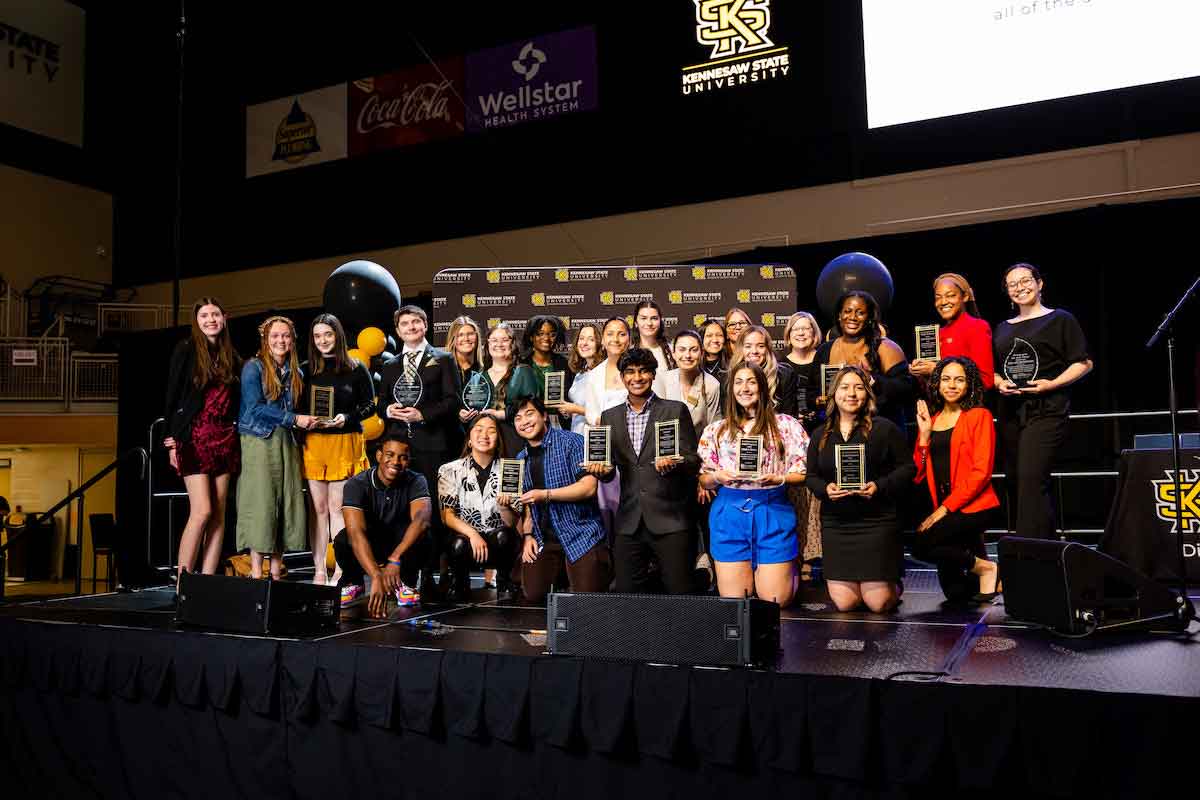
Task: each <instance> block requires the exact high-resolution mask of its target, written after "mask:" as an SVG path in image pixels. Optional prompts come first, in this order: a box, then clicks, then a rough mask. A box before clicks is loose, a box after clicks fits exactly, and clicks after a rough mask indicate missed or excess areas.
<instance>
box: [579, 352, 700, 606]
mask: <svg viewBox="0 0 1200 800" xmlns="http://www.w3.org/2000/svg"><path fill="white" fill-rule="evenodd" d="M617 368H618V369H619V370H620V372H621V380H622V381H623V382H624V384H625V388H626V390H627V391H628V393H629V396H628V399H627V400H626V401H625V402H624V403H622V404H621V405H618V406H614V407H613V408H610V409H607V410H605V411H604V412H603V413H602V414H601V416H600V424H601V425H608V426H609V427H610V429H611V434H610V435H611V450H612V452H611V457H612V465H611V466H607V467H604V466H600V465H593V466H591V467H589V471H590V472H592V473H593V474H594V475H596V476H597V477H599V478H600V479H601V480H604V481H610V480H612V479H613V475H614V469H613V467H616V468H617V469H618V470H619V471H620V474H621V505H620V508H619V510H618V512H617V514H616V523H615V530H614V531H613V533H614V540H613V565H614V568H615V571H616V590H617V591H618V592H639V591H645V590H646V587H647V582H648V581H647V572H648V569H647V568H648V566H649V563H650V555H651V553H653V554H654V555H655V556H656V557H657V558H658V563H659V568H660V574H661V576H662V582H663V585H664V586H665V588H666V590H667V591H668V592H669V593H671V594H684V593H687V592H688V591H690V589H691V585H692V569H691V566H692V562H693V560H694V557H695V553H694V552H693V538H692V532H693V528H694V522H695V520H694V519H693V516H692V508H693V506H694V503H693V502H692V498H693V497H695V495H696V475H697V473H698V472H699V471H700V458H699V456H697V455H696V429H695V426H693V424H692V415H691V413H690V412H689V411H688V409H687V406H685V405H684V404H683V403H680V402H678V401H676V400H665V399H663V398H660V397H657V396H656V395H655V394H654V392H653V390H652V389H651V386H652V384H653V383H654V373H655V370H656V369H657V368H658V360H657V359H656V358H655V357H654V353H653V352H651V351H650V350H647V349H645V348H641V347H634V348H631V349H630V350H627V351H626V352H625V353H624V354H623V355H622V356H621V360H620V361H618V362H617ZM656 422H664V423H675V424H678V426H679V436H678V440H677V442H678V455H676V456H673V457H667V456H664V457H656V455H657V454H656V449H657V448H656V436H655V423H656Z"/></svg>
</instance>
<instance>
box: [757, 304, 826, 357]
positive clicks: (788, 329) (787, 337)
mask: <svg viewBox="0 0 1200 800" xmlns="http://www.w3.org/2000/svg"><path fill="white" fill-rule="evenodd" d="M802 319H806V320H808V324H809V325H812V329H813V349H814V350H816V349H817V347H818V346H819V345H820V344H821V326H820V325H818V324H817V318H816V317H814V316H813V315H812V314H810V313H808V312H807V311H797V312H796V313H795V314H792V315H791V316H790V317H788V321H787V325H785V326H784V328H783V341H784V344H786V345H787V348H788V352H789V353H790V352H792V328H794V327H796V324H797V323H799V322H800V320H802ZM743 335H744V334H743Z"/></svg>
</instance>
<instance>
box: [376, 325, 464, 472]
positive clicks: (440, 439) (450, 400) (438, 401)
mask: <svg viewBox="0 0 1200 800" xmlns="http://www.w3.org/2000/svg"><path fill="white" fill-rule="evenodd" d="M456 369H457V367H455V365H454V359H453V357H452V356H451V355H450V354H449V353H447V352H446V351H445V350H439V349H438V348H436V347H433V346H432V345H429V344H426V346H425V353H424V354H423V355H422V356H421V358H420V359H419V366H418V368H417V376H418V377H419V378H420V379H421V399H420V400H419V401H418V402H417V410H418V411H420V412H421V416H422V417H424V420H423V421H421V422H414V423H413V424H412V449H413V451H414V453H415V452H416V451H419V450H424V451H428V452H435V453H445V452H446V451H447V450H449V449H450V447H451V446H452V443H453V439H454V431H455V430H456V429H457V428H458V408H459V405H460V401H459V397H458V392H457V391H456V389H455V387H456V385H457V383H458V382H457V380H456V378H455V376H454V373H455V371H456ZM403 375H404V356H403V355H400V356H399V357H397V358H396V360H395V361H393V362H392V363H390V364H386V365H384V367H383V370H382V371H381V372H380V374H379V377H380V381H379V397H378V399H377V400H376V403H375V411H376V413H377V414H379V416H380V418H381V419H382V420H383V421H384V422H385V423H386V424H387V430H388V431H389V432H390V431H392V430H399V431H402V432H407V431H408V427H407V426H406V425H405V424H404V423H403V422H401V421H400V420H398V419H388V416H387V407H388V406H390V405H392V404H393V403H395V402H396V397H395V394H393V387H395V385H396V383H397V382H398V381H399V380H400V378H401V376H403Z"/></svg>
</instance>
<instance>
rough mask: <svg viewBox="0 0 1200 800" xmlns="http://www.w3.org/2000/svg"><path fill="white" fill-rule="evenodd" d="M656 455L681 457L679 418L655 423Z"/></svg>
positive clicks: (660, 456) (657, 456) (658, 456)
mask: <svg viewBox="0 0 1200 800" xmlns="http://www.w3.org/2000/svg"><path fill="white" fill-rule="evenodd" d="M654 457H655V458H656V459H658V458H672V459H680V458H683V456H682V455H681V454H680V452H679V420H677V419H672V420H667V421H666V422H656V423H654Z"/></svg>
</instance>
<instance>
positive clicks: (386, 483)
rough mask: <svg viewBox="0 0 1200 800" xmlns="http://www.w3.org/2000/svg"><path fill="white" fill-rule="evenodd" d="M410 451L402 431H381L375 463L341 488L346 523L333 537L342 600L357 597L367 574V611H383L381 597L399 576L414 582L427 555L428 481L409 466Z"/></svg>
mask: <svg viewBox="0 0 1200 800" xmlns="http://www.w3.org/2000/svg"><path fill="white" fill-rule="evenodd" d="M408 451H409V442H408V439H407V438H405V437H404V435H403V434H402V433H400V432H398V431H393V432H389V433H387V434H385V435H384V436H383V438H381V439H380V440H379V443H378V445H377V449H376V457H377V458H378V461H379V465H378V466H377V467H375V469H370V470H367V471H366V472H360V473H358V474H357V475H355V476H354V477H353V478H350V479H349V480H348V481H346V487H345V489H344V490H343V492H342V514H343V516H344V517H345V519H346V528H345V530H343V531H341V532H340V533H339V534H338V535H337V537H336V538H335V539H334V540H333V554H334V557H335V558H336V559H337V564H338V567H339V568H340V569H341V570H342V579H341V581H340V583H339V585H340V586H342V587H343V589H342V603H343V605H346V604H347V603H348V602H352V601H353V600H355V599H357V595H358V594H359V592H361V591H362V583H363V578H364V577H366V578H369V579H370V580H369V584H370V585H369V586H367V587H366V588H367V591H368V592H369V596H368V600H367V611H368V613H369V614H370V615H371V616H380V615H382V614H383V611H384V607H385V604H384V601H385V599H386V598H387V596H388V595H389V594H393V593H395V592H396V591H397V590H398V589H400V588H401V581H403V582H404V583H406V584H407V585H409V586H415V585H416V584H417V572H418V570H419V569H420V568H421V567H422V566H423V565H424V564H425V563H426V559H427V558H428V555H427V552H426V551H427V550H428V547H429V541H428V537H427V536H426V533H427V532H428V530H429V522H430V518H431V515H432V503H431V501H430V499H429V485H428V484H427V483H426V482H425V477H424V476H423V475H420V474H418V473H415V472H412V471H410V470H409V469H408V463H409V452H408ZM381 563H384V566H383V567H382V568H380V566H379V565H380V564H381Z"/></svg>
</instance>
